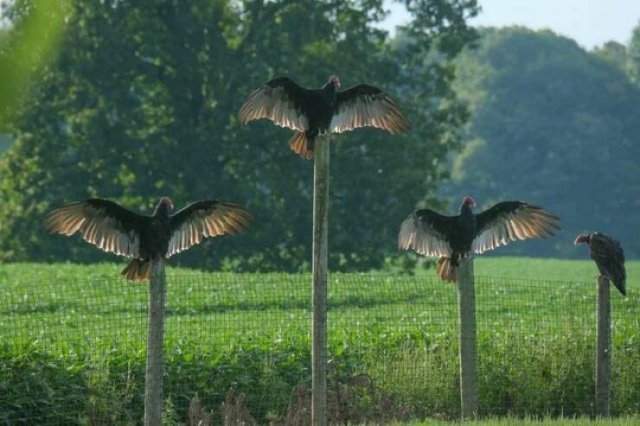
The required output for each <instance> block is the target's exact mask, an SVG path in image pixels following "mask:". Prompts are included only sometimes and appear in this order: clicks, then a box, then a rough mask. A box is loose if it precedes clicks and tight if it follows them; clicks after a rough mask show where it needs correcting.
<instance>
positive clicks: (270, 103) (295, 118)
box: [240, 77, 311, 132]
mask: <svg viewBox="0 0 640 426" xmlns="http://www.w3.org/2000/svg"><path fill="white" fill-rule="evenodd" d="M310 92H311V91H310V90H308V89H305V88H303V87H300V86H298V85H297V84H296V83H295V82H294V81H293V80H291V79H289V78H287V77H279V78H274V79H273V80H271V81H269V82H267V83H266V84H265V85H264V86H262V87H260V88H258V89H256V90H254V91H253V93H251V94H250V95H249V97H248V98H247V100H246V101H245V103H244V105H242V107H241V108H240V122H241V123H242V124H246V123H248V122H249V121H252V120H258V119H260V118H267V119H269V120H271V121H273V122H274V123H275V124H277V125H278V126H281V127H288V128H289V129H293V130H297V131H299V132H304V131H305V130H307V129H308V128H309V120H308V118H307V116H306V115H305V114H304V105H305V99H307V98H308V97H309V96H310Z"/></svg>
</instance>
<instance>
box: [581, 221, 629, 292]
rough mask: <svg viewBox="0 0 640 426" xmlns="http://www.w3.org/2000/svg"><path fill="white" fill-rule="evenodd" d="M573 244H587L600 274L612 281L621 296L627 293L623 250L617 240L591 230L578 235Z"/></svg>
mask: <svg viewBox="0 0 640 426" xmlns="http://www.w3.org/2000/svg"><path fill="white" fill-rule="evenodd" d="M574 244H587V245H588V246H589V251H590V252H591V259H593V260H594V261H595V262H596V266H597V267H598V270H599V271H600V274H601V275H602V276H604V277H606V278H607V279H608V280H609V281H612V282H613V285H615V286H616V288H617V289H618V290H619V291H620V293H622V295H623V296H626V295H627V289H626V281H627V272H626V271H625V269H624V251H623V250H622V246H621V245H620V243H619V242H618V241H616V240H614V239H613V238H611V237H610V236H608V235H605V234H602V233H600V232H592V233H590V234H580V235H578V236H577V237H576V240H575V242H574Z"/></svg>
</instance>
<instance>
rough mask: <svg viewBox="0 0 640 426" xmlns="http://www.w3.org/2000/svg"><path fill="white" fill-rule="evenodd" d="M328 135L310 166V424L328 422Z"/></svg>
mask: <svg viewBox="0 0 640 426" xmlns="http://www.w3.org/2000/svg"><path fill="white" fill-rule="evenodd" d="M329 142H330V140H329V137H323V138H317V139H316V146H315V153H314V157H315V160H314V167H313V282H312V286H313V288H312V309H313V322H312V325H311V329H312V339H313V342H312V350H311V364H312V366H311V375H312V379H311V380H312V383H311V424H312V425H313V426H326V424H327V226H328V218H329V153H330V150H329V148H330V147H329Z"/></svg>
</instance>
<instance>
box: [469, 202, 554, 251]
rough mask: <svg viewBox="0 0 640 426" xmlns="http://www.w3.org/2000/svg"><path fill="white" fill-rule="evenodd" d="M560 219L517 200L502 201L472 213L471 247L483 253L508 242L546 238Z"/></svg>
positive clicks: (550, 234) (551, 233)
mask: <svg viewBox="0 0 640 426" xmlns="http://www.w3.org/2000/svg"><path fill="white" fill-rule="evenodd" d="M559 221H560V218H558V216H555V215H553V214H551V213H549V212H547V211H545V210H543V209H542V208H540V207H536V206H532V205H530V204H527V203H523V202H521V201H504V202H502V203H498V204H496V205H495V206H493V207H491V208H489V209H487V210H485V211H483V212H482V213H479V214H478V215H476V235H475V238H474V239H473V244H472V245H471V250H472V251H473V252H474V253H476V254H480V253H484V252H485V251H488V250H493V249H495V248H496V247H500V246H503V245H506V244H508V243H510V242H512V241H517V240H526V239H529V238H547V237H550V236H552V235H553V233H554V232H555V231H557V230H558V229H560V226H559Z"/></svg>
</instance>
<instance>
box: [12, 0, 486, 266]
mask: <svg viewBox="0 0 640 426" xmlns="http://www.w3.org/2000/svg"><path fill="white" fill-rule="evenodd" d="M402 3H404V4H405V6H406V7H407V9H408V10H409V11H410V13H411V14H412V16H413V20H412V21H411V22H410V23H409V24H408V25H407V26H406V27H405V28H404V29H403V31H404V32H405V33H407V34H409V35H410V40H411V41H410V42H405V43H402V44H399V43H395V44H394V43H392V42H391V41H390V40H389V36H388V34H387V33H386V32H385V31H382V30H380V29H378V28H377V27H376V26H375V24H376V23H378V22H379V21H380V20H381V19H382V18H383V16H384V9H383V1H382V0H365V1H360V2H351V1H339V2H335V1H324V0H302V1H297V2H290V1H284V0H276V1H268V2H266V1H249V0H247V1H240V2H237V1H231V0H214V1H211V0H195V1H192V2H189V5H188V6H185V5H184V4H183V3H182V2H177V1H172V0H164V1H157V0H141V1H137V2H122V1H117V0H111V1H104V0H83V1H79V0H77V1H75V2H72V4H71V11H70V12H69V14H68V15H67V16H66V19H65V31H64V34H63V37H62V39H61V45H60V54H59V56H58V57H57V58H56V60H55V61H54V62H52V63H51V65H50V66H49V67H48V68H47V70H46V71H45V72H43V73H42V75H41V76H40V79H39V81H38V84H36V85H35V86H34V87H33V88H32V90H31V96H30V97H29V98H28V99H27V100H26V101H25V102H24V104H23V107H22V108H21V111H20V114H19V117H17V120H15V123H14V124H13V127H12V128H11V133H12V135H13V136H14V139H15V142H14V144H13V145H12V147H11V148H10V150H9V151H8V152H7V153H6V154H4V155H3V156H2V157H1V158H0V199H2V200H3V202H2V205H1V206H0V224H1V225H0V226H1V228H0V259H5V260H25V259H33V260H61V259H70V260H74V261H93V260H96V259H108V257H105V256H104V255H102V254H100V253H97V252H96V251H94V250H91V249H90V248H89V247H88V245H86V244H77V242H76V241H65V240H61V239H57V238H55V237H50V236H47V235H45V234H44V233H43V232H42V228H41V224H40V222H41V219H42V215H43V214H44V212H46V211H47V210H48V209H50V208H52V207H55V206H59V205H60V204H62V203H63V202H66V201H72V200H79V199H85V198H88V197H92V196H100V197H107V198H111V199H114V200H117V201H118V202H120V203H122V204H123V205H126V206H128V207H130V208H133V209H139V210H142V211H144V210H147V211H148V209H150V208H151V206H152V205H153V204H154V203H155V201H157V199H158V197H160V196H163V195H168V196H170V197H172V198H173V199H174V201H175V204H176V206H180V205H182V204H184V203H186V202H187V201H189V200H195V199H206V198H218V199H222V200H227V201H234V202H238V203H241V204H243V205H244V206H245V207H246V208H248V209H249V210H250V211H251V212H252V213H253V214H254V215H255V218H256V221H255V223H254V225H253V227H252V228H251V230H250V232H248V233H247V234H246V235H243V236H241V237H238V238H234V239H224V238H222V239H216V240H214V241H211V242H208V243H206V244H204V247H202V248H200V249H198V250H194V251H192V252H190V253H186V254H184V255H181V256H179V257H178V260H179V262H181V263H182V264H186V265H198V266H200V267H207V268H235V269H243V270H303V269H306V268H308V265H309V264H308V262H309V259H310V255H311V253H310V250H311V244H310V241H311V196H312V163H311V162H307V161H303V160H300V159H299V158H298V157H297V156H296V155H295V154H293V153H292V152H291V151H290V150H289V149H288V147H287V143H286V142H287V140H288V138H289V136H290V132H289V131H287V130H284V129H279V128H275V126H272V125H270V124H268V123H253V124H251V125H250V126H245V127H241V126H240V125H239V123H238V119H237V110H238V108H239V107H240V105H241V104H242V102H243V100H244V98H245V97H246V95H248V94H249V93H250V92H251V90H253V89H254V88H256V87H258V86H259V85H261V84H263V83H264V82H265V81H267V80H268V79H270V78H273V77H275V76H278V75H287V76H289V77H291V78H294V79H295V80H296V81H297V82H298V83H300V84H303V85H305V86H318V85H320V84H322V83H323V82H324V81H326V78H327V76H328V75H330V74H333V73H335V74H338V75H339V76H340V77H341V80H342V82H343V85H344V86H350V85H353V84H356V83H359V82H367V83H372V84H376V85H378V86H380V87H381V88H383V89H385V90H386V91H388V92H389V93H391V94H393V95H395V97H396V98H397V100H398V101H399V103H400V105H401V107H402V109H403V112H405V113H406V114H407V116H408V117H409V119H410V121H411V122H412V123H413V126H414V127H413V129H412V132H411V133H410V134H409V135H406V136H400V137H391V136H389V135H387V134H384V133H382V132H378V131H375V130H362V131H357V132H353V133H351V134H346V135H340V136H339V137H336V138H335V139H336V142H335V143H334V144H333V147H332V149H333V151H334V155H333V159H332V161H331V163H332V165H331V167H332V175H333V179H332V182H331V193H332V206H331V213H330V215H331V219H330V223H331V229H330V235H331V237H330V246H331V250H330V253H331V257H330V265H331V267H332V268H333V269H369V268H374V267H377V266H380V265H381V264H382V263H383V261H384V258H385V256H386V255H388V254H389V253H395V238H396V234H397V228H398V226H399V223H400V222H401V220H402V219H403V217H404V216H405V215H406V214H407V212H408V211H410V210H411V209H412V208H413V207H414V204H415V202H416V201H426V200H433V199H434V193H435V190H436V188H437V185H438V183H439V182H440V181H441V180H442V179H443V178H444V177H446V176H447V167H446V166H447V164H446V161H445V159H446V156H447V154H448V153H449V152H450V150H452V149H455V148H457V147H458V146H459V144H460V137H461V134H460V129H461V126H462V125H463V124H464V122H465V120H466V118H467V111H466V108H465V107H464V104H463V103H462V102H461V101H460V100H459V99H458V98H457V96H456V95H455V93H454V91H453V90H452V80H453V78H454V75H455V73H454V65H453V64H452V62H451V59H452V58H454V57H455V56H456V55H457V54H458V52H459V51H460V50H461V49H462V48H463V47H464V46H465V45H466V44H467V43H469V42H470V41H471V40H473V39H474V37H475V32H474V31H473V30H472V29H471V28H469V27H468V26H467V25H466V18H468V17H469V16H472V15H474V14H475V13H476V12H477V6H476V2H475V0H404V1H403V2H402Z"/></svg>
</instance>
